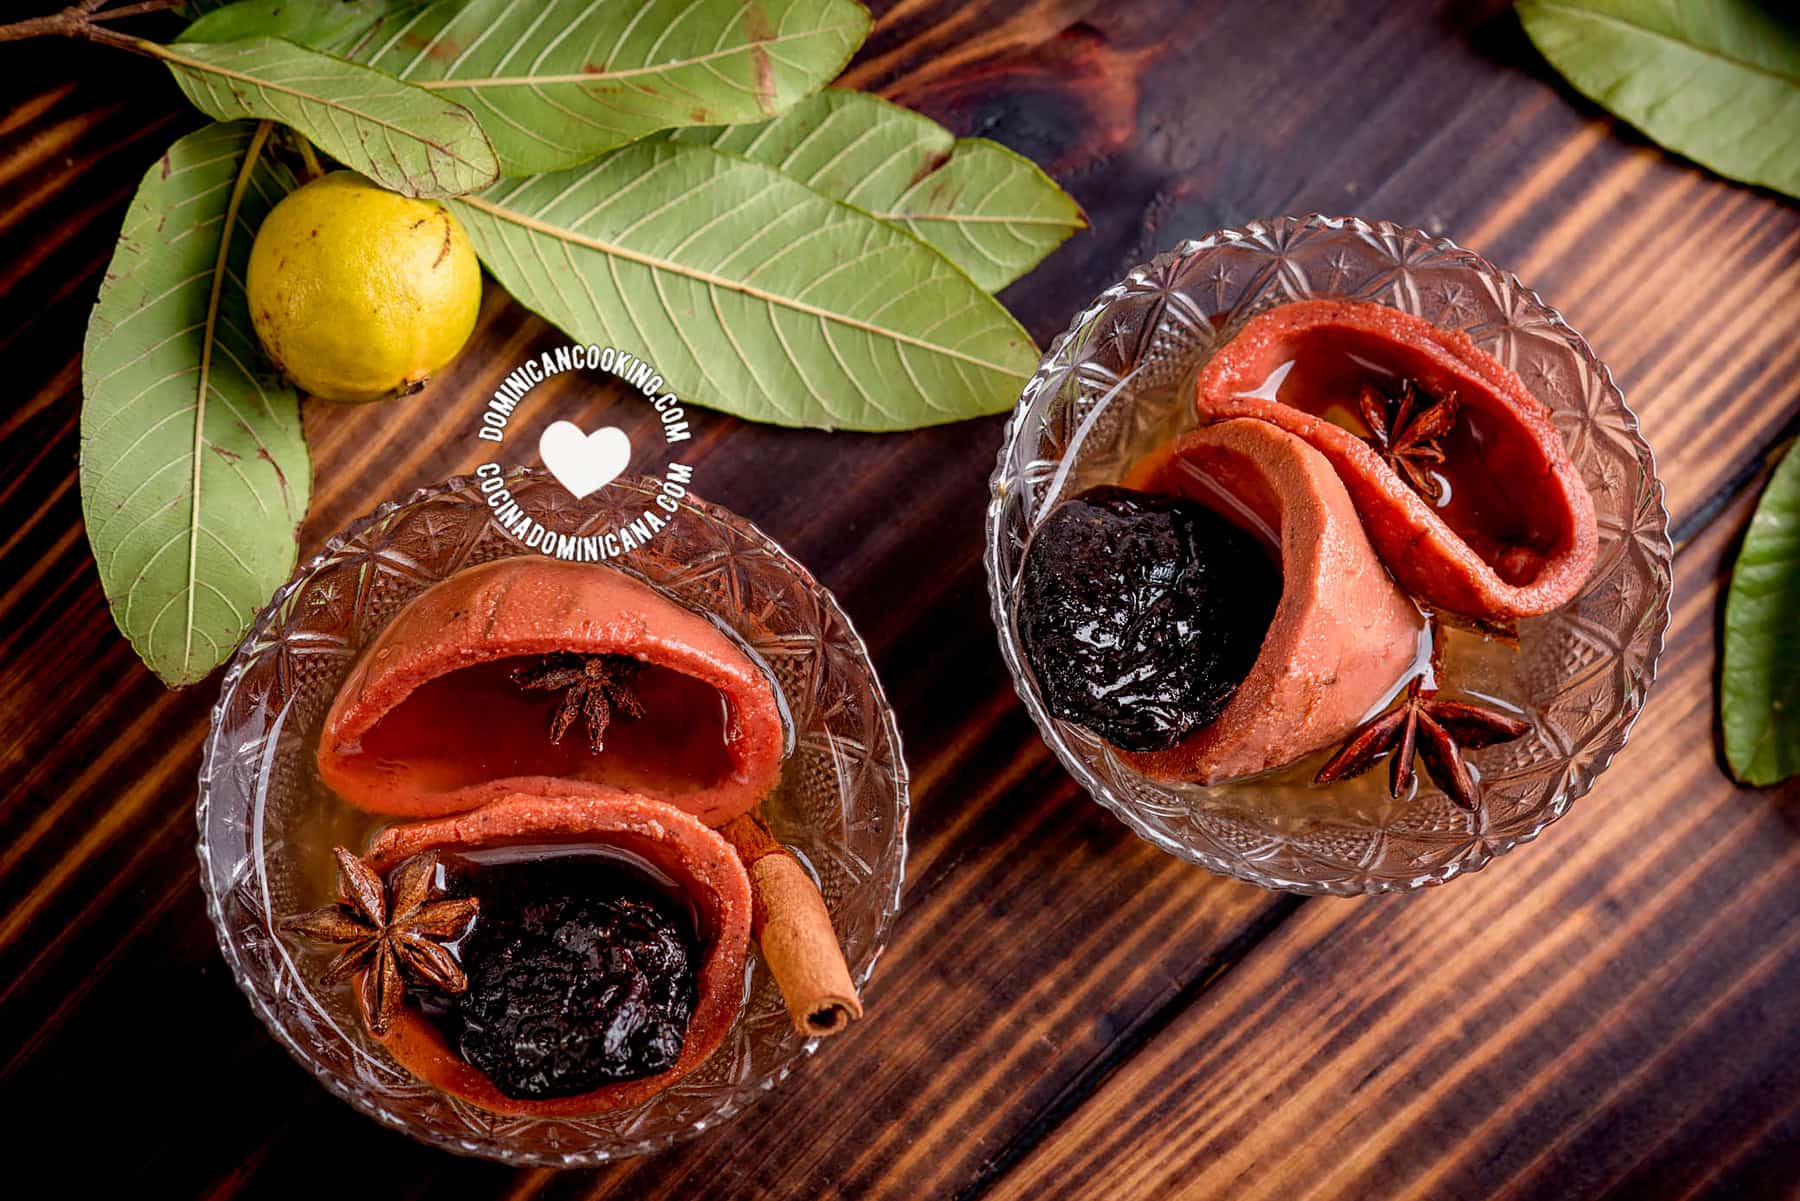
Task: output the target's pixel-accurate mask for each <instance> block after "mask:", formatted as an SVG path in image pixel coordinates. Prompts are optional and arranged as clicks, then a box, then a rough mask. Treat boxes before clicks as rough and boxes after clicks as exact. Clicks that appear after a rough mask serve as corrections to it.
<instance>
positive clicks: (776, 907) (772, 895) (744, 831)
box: [719, 809, 863, 1038]
mask: <svg viewBox="0 0 1800 1201" xmlns="http://www.w3.org/2000/svg"><path fill="white" fill-rule="evenodd" d="M719 833H720V834H722V835H724V836H725V840H726V841H727V842H729V843H731V845H732V847H733V849H735V850H736V851H737V853H738V856H739V858H741V859H743V861H744V867H745V868H746V869H747V870H748V871H749V873H750V895H751V917H750V922H751V926H750V930H751V934H752V935H753V936H754V937H755V938H756V942H757V945H758V946H759V947H761V948H762V955H763V961H764V962H766V963H767V964H768V965H769V972H770V974H771V975H773V976H774V977H775V983H776V985H777V986H778V987H779V988H780V989H781V996H782V999H783V1000H785V1001H786V1002H787V1007H788V1013H789V1014H790V1015H791V1016H792V1017H793V1019H794V1029H796V1030H798V1031H799V1032H800V1033H801V1034H804V1035H805V1036H806V1037H808V1038H817V1037H821V1036H824V1035H829V1034H836V1033H837V1032H838V1031H840V1030H842V1029H844V1028H845V1027H846V1026H848V1025H849V1024H850V1023H851V1022H852V1021H853V1020H854V1019H856V1018H860V1017H861V1016H862V1012H863V1010H862V1002H861V1001H860V1000H859V999H858V998H857V995H856V985H855V984H853V983H851V980H850V967H849V965H848V964H846V963H845V962H844V949H843V947H842V946H840V945H839V944H838V938H837V932H836V931H835V930H833V929H832V928H831V913H830V912H829V911H828V910H827V909H826V908H825V898H824V897H822V896H820V895H819V889H818V886H817V885H815V884H814V883H813V882H812V877H810V876H808V875H807V874H806V869H805V868H803V867H801V866H800V861H799V860H797V859H795V858H794V856H793V855H792V854H790V853H789V852H788V850H787V849H786V848H785V847H783V846H782V845H781V844H780V843H779V842H777V841H776V840H775V836H774V835H773V834H771V833H770V832H769V827H768V825H767V823H765V822H764V821H763V819H762V814H761V813H760V812H759V811H757V810H755V809H753V810H751V811H750V812H748V813H745V814H741V815H740V816H738V817H734V818H732V819H731V820H730V821H728V822H726V823H725V824H724V825H723V826H720V827H719Z"/></svg>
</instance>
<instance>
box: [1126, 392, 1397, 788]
mask: <svg viewBox="0 0 1800 1201" xmlns="http://www.w3.org/2000/svg"><path fill="white" fill-rule="evenodd" d="M1126 484H1127V486H1128V487H1132V488H1139V489H1143V490H1145V491H1150V492H1157V493H1161V494H1164V495H1173V496H1185V497H1188V498H1189V499H1191V500H1195V501H1198V502H1200V503H1202V504H1205V505H1207V506H1208V507H1210V508H1212V509H1214V510H1216V511H1217V512H1219V513H1221V514H1222V515H1224V516H1226V517H1228V518H1231V519H1232V520H1234V521H1237V522H1239V523H1240V524H1242V525H1245V526H1246V527H1247V528H1251V529H1253V530H1254V529H1255V528H1256V527H1257V526H1259V525H1260V526H1261V527H1262V530H1263V531H1265V532H1266V533H1271V534H1273V535H1274V538H1275V541H1276V542H1278V543H1279V545H1280V558H1281V599H1280V601H1279V602H1277V604H1276V606H1275V616H1274V618H1273V619H1272V620H1271V621H1270V623H1269V629H1268V633H1267V634H1265V635H1264V637H1263V643H1262V649H1261V650H1260V651H1259V652H1258V653H1257V657H1256V662H1255V663H1254V664H1252V665H1251V668H1250V673H1249V675H1247V676H1245V677H1244V681H1243V683H1241V684H1239V685H1238V689H1237V691H1236V692H1235V693H1233V694H1232V697H1231V700H1230V701H1228V702H1227V703H1226V705H1225V709H1224V711H1223V712H1221V713H1220V714H1219V716H1218V717H1217V718H1215V719H1214V720H1213V721H1212V722H1211V723H1210V724H1209V725H1206V726H1204V727H1202V728H1201V729H1199V730H1196V731H1194V733H1192V734H1190V735H1188V736H1187V737H1186V738H1184V739H1183V740H1182V741H1181V742H1180V743H1178V744H1177V745H1175V746H1174V747H1171V748H1170V749H1168V750H1165V751H1150V752H1121V754H1122V755H1123V756H1124V758H1125V759H1126V760H1127V761H1128V762H1129V763H1131V764H1132V765H1133V766H1134V767H1136V768H1137V769H1138V770H1139V771H1141V772H1143V773H1144V774H1145V775H1147V776H1150V777H1152V778H1154V779H1163V780H1191V781H1195V782H1198V783H1201V784H1217V783H1221V782H1223V781H1226V780H1231V779H1236V778H1238V777H1240V776H1247V775H1252V774H1254V773H1256V772H1261V771H1267V770H1268V769H1270V768H1274V767H1279V766H1281V765H1282V764H1284V763H1290V762H1292V761H1293V760H1295V759H1298V758H1300V757H1302V756H1304V755H1306V754H1309V753H1311V752H1312V751H1315V750H1318V749H1320V748H1322V747H1326V746H1331V745H1333V744H1334V743H1337V742H1339V741H1341V740H1342V739H1343V738H1344V737H1345V736H1346V735H1348V734H1349V733H1350V732H1351V731H1352V730H1354V729H1355V728H1356V726H1357V725H1358V724H1359V723H1360V722H1361V721H1362V720H1363V719H1364V718H1365V717H1366V716H1367V715H1368V714H1369V712H1370V711H1371V710H1373V709H1374V708H1375V707H1376V706H1378V705H1379V704H1380V703H1381V702H1382V701H1383V700H1384V699H1385V698H1387V697H1388V696H1391V695H1392V694H1393V691H1394V689H1395V687H1396V685H1397V684H1398V683H1399V682H1400V680H1401V679H1402V678H1403V676H1405V674H1406V671H1407V668H1408V667H1409V666H1410V665H1411V664H1412V663H1413V662H1414V660H1415V658H1416V657H1417V655H1418V652H1419V645H1420V637H1421V634H1422V632H1423V630H1424V628H1425V622H1424V617H1423V615H1422V614H1421V613H1420V612H1419V610H1418V607H1417V606H1415V605H1414V604H1413V603H1412V602H1411V601H1410V600H1408V599H1407V597H1406V594H1405V593H1403V592H1401V591H1400V589H1399V588H1397V587H1396V586H1395V585H1394V581H1393V580H1392V579H1391V578H1390V577H1389V576H1388V574H1387V572H1386V571H1385V570H1384V569H1383V568H1382V565H1381V561H1380V560H1379V559H1378V558H1377V557H1376V555H1375V551H1374V549H1373V548H1372V547H1371V546H1370V545H1369V539H1368V537H1367V536H1366V535H1365V534H1364V533H1363V528H1362V525H1361V523H1360V522H1358V521H1357V518H1356V508H1355V506H1353V505H1352V504H1351V503H1350V497H1349V495H1348V494H1347V493H1346V492H1345V490H1344V485H1343V484H1342V483H1341V482H1339V480H1338V477H1337V473H1336V472H1334V471H1332V469H1331V464H1330V463H1328V462H1327V461H1326V460H1325V457H1324V456H1323V455H1321V454H1320V453H1319V452H1318V451H1316V450H1314V449H1313V448H1312V447H1310V446H1308V445H1307V444H1306V443H1305V442H1303V441H1301V440H1300V439H1299V438H1297V437H1295V436H1294V435H1292V434H1289V433H1287V432H1286V431H1284V430H1281V429H1279V428H1277V427H1276V426H1274V425H1271V424H1268V423H1267V422H1262V421H1249V420H1236V421H1224V422H1220V423H1218V424H1216V425H1210V426H1206V427H1204V428H1202V429H1199V430H1196V431H1194V432H1192V433H1188V434H1185V435H1183V436H1181V437H1180V438H1177V439H1176V440H1175V441H1174V442H1172V443H1170V444H1168V445H1166V446H1164V447H1162V448H1161V449H1159V450H1158V451H1155V452H1152V453H1151V454H1150V455H1149V456H1146V458H1145V459H1144V460H1142V461H1140V462H1139V463H1138V464H1137V465H1136V466H1135V467H1134V468H1133V469H1132V471H1131V473H1130V475H1129V476H1128V478H1127V480H1126ZM1220 493H1223V494H1224V495H1225V496H1228V497H1230V498H1231V500H1230V501H1227V500H1225V499H1224V498H1223V497H1222V496H1221V495H1220ZM1233 502H1235V506H1241V509H1239V508H1237V507H1234V503H1233ZM1252 519H1253V520H1252Z"/></svg>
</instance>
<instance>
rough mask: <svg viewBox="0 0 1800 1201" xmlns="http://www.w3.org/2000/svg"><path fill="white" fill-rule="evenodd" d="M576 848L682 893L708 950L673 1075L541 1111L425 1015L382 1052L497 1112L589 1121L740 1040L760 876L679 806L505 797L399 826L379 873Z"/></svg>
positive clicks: (402, 1020) (588, 791) (403, 1021)
mask: <svg viewBox="0 0 1800 1201" xmlns="http://www.w3.org/2000/svg"><path fill="white" fill-rule="evenodd" d="M569 842H574V843H584V844H594V845H599V846H607V847H616V848H618V849H621V850H625V851H629V852H631V853H632V854H634V855H637V856H639V857H641V858H643V859H645V860H647V861H648V862H649V863H651V864H652V865H653V866H655V867H656V868H658V869H659V870H661V871H662V872H664V873H665V874H667V875H668V876H669V877H670V878H671V879H672V880H674V881H675V882H676V884H678V885H679V886H680V887H681V889H682V891H683V892H684V893H685V894H686V896H687V898H688V901H689V903H690V904H692V906H693V908H694V912H695V915H696V916H697V918H698V920H699V923H700V926H701V930H700V931H699V934H700V937H701V941H702V943H703V944H704V945H705V947H706V952H705V958H704V960H703V961H702V962H701V964H700V967H699V970H698V971H697V972H696V973H695V977H694V985H695V991H696V994H697V997H698V1000H697V1001H696V1003H695V1006H694V1012H693V1015H692V1016H691V1017H690V1018H689V1019H688V1027H687V1036H686V1038H685V1040H684V1041H683V1043H682V1047H681V1054H680V1055H679V1056H677V1057H676V1060H675V1063H674V1065H673V1066H671V1067H670V1068H669V1069H668V1070H667V1071H663V1072H659V1073H657V1074H656V1075H654V1076H645V1077H643V1078H641V1079H638V1080H621V1081H618V1082H616V1083H613V1084H608V1085H604V1086H602V1087H601V1088H598V1089H595V1090H593V1091H591V1092H586V1093H581V1094H578V1095H576V1096H573V1097H553V1098H549V1099H546V1100H541V1101H534V1100H522V1099H520V1098H516V1097H508V1096H506V1095H505V1094H504V1093H502V1092H500V1090H499V1089H497V1088H495V1087H494V1084H493V1081H491V1080H489V1079H488V1077H487V1076H486V1075H485V1074H484V1073H483V1072H482V1071H481V1070H480V1069H479V1068H476V1067H474V1066H473V1065H471V1064H469V1063H468V1062H467V1061H466V1060H464V1059H463V1058H462V1057H461V1056H460V1055H458V1054H457V1053H456V1051H455V1049H454V1048H452V1047H451V1046H450V1045H449V1043H447V1042H446V1041H445V1039H444V1036H443V1035H442V1034H441V1033H440V1032H439V1031H438V1029H437V1027H435V1026H434V1025H432V1023H431V1022H430V1020H429V1019H427V1018H426V1017H425V1016H424V1015H423V1014H422V1013H421V1012H420V1011H419V1010H418V1009H416V1008H414V1007H412V1006H406V1007H404V1008H403V1009H402V1010H401V1016H400V1017H399V1018H398V1019H397V1020H396V1021H395V1023H394V1025H393V1027H392V1028H391V1029H390V1030H389V1031H388V1033H387V1036H386V1037H385V1038H384V1039H383V1040H382V1042H383V1045H384V1046H385V1047H387V1049H388V1051H389V1052H390V1053H391V1054H392V1055H393V1056H394V1058H395V1059H397V1060H399V1062H400V1064H401V1065H402V1066H403V1067H405V1068H406V1069H407V1070H408V1071H410V1072H411V1073H412V1074H413V1075H415V1076H417V1077H418V1078H419V1079H421V1080H423V1081H425V1082H426V1083H428V1084H431V1085H434V1086H435V1087H437V1088H440V1089H442V1090H443V1091H445V1092H447V1093H451V1094H453V1095H455V1096H459V1097H462V1098H464V1099H465V1100H468V1101H471V1102H473V1103H475V1104H476V1105H479V1106H480V1107H481V1108H483V1109H485V1110H487V1111H488V1112H490V1113H497V1114H507V1115H516V1116H522V1117H583V1116H588V1115H592V1114H597V1113H604V1112H606V1111H608V1110H613V1109H624V1108H627V1107H629V1106H632V1105H637V1104H639V1103H641V1102H643V1101H646V1100H648V1099H649V1098H651V1097H653V1096H655V1095H656V1094H657V1093H660V1092H662V1091H663V1090H664V1089H666V1088H668V1087H669V1086H670V1085H671V1084H674V1083H675V1082H676V1081H677V1080H680V1079H681V1078H682V1077H683V1076H686V1075H687V1074H688V1073H689V1072H692V1071H693V1070H694V1069H695V1068H697V1067H699V1066H700V1065H701V1064H702V1063H704V1062H706V1059H707V1057H708V1056H709V1055H711V1054H712V1053H713V1052H714V1051H715V1050H717V1049H718V1046H719V1044H720V1043H721V1042H723V1041H724V1039H725V1036H726V1034H727V1033H729V1032H730V1030H731V1024H732V1022H733V1021H734V1020H735V1019H736V1017H737V1011H738V1007H739V1005H740V1004H741V1002H742V999H743V992H744V963H745V960H746V957H747V956H748V955H749V953H750V916H751V897H750V877H749V874H748V873H747V872H746V871H745V870H744V864H743V862H742V860H740V859H739V858H738V854H737V852H736V851H735V850H733V849H732V847H731V844H730V843H728V842H726V841H725V839H724V838H723V837H722V836H720V835H719V834H717V833H716V832H714V831H713V830H711V829H709V828H707V827H706V826H705V825H703V824H702V823H701V822H700V821H699V820H698V819H697V818H695V817H692V816H690V815H689V814H687V813H685V812H683V811H682V810H680V809H677V808H676V807H675V806H673V805H668V804H664V803H663V802H661V801H654V800H651V799H649V798H647V797H641V796H634V795H632V794H631V793H628V792H621V791H618V790H614V789H607V788H602V787H599V786H588V787H587V788H585V789H583V790H582V791H581V792H580V793H579V794H578V795H570V796H531V795H512V796H505V797H501V798H499V799H497V800H493V801H490V802H489V803H488V804H486V805H483V806H482V807H481V808H480V809H477V810H475V811H473V812H469V813H460V814H455V815H452V816H449V817H442V818H438V819H436V820H433V821H421V822H409V823H407V824H405V825H401V826H395V827H392V828H391V829H388V830H386V831H384V832H383V833H382V834H381V836H380V837H379V838H377V839H376V840H375V846H374V849H373V851H372V852H371V854H370V862H371V865H372V866H374V867H375V869H376V870H377V871H379V872H382V873H383V874H385V873H387V872H389V871H391V870H392V869H393V868H395V867H397V866H399V865H400V863H401V862H403V861H404V860H406V859H409V858H411V857H412V856H414V855H417V854H420V853H421V852H424V851H432V850H436V851H450V852H455V851H472V850H479V849H482V848H485V847H495V846H514V845H533V844H546V843H569Z"/></svg>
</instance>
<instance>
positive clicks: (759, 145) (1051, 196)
mask: <svg viewBox="0 0 1800 1201" xmlns="http://www.w3.org/2000/svg"><path fill="white" fill-rule="evenodd" d="M675 136H676V137H678V138H680V139H681V140H683V141H693V142H701V143H704V144H706V145H710V146H715V147H717V148H718V149H720V150H725V151H729V152H730V153H732V154H741V155H743V156H744V157H745V158H751V159H755V160H756V161H757V162H759V163H767V164H768V165H769V166H771V167H774V168H776V169H777V170H778V171H780V172H782V173H783V174H784V175H787V176H790V177H791V178H793V179H797V180H799V181H800V182H801V183H803V184H805V185H807V186H808V187H810V188H812V189H814V190H815V191H819V192H823V193H825V195H827V196H830V197H832V198H834V199H837V200H842V201H843V202H844V203H846V204H850V205H854V206H855V207H857V208H859V209H862V210H863V211H864V212H866V213H868V214H870V215H871V216H874V217H878V218H880V219H881V220H883V221H888V222H892V223H893V224H896V225H899V226H901V227H903V228H905V229H907V230H910V231H911V232H912V233H913V234H915V235H916V236H918V237H920V238H923V239H924V240H925V241H927V242H929V243H931V244H932V245H933V246H935V247H937V249H938V251H939V252H940V253H942V254H943V255H944V257H945V258H948V259H949V260H950V261H951V262H953V263H955V264H956V265H957V266H958V267H961V268H962V269H963V270H964V271H966V272H968V274H969V277H970V278H971V279H973V280H974V281H975V282H976V283H978V284H980V285H981V286H982V287H984V288H986V289H987V290H988V291H990V292H996V291H999V290H1000V289H1001V288H1004V287H1005V286H1006V285H1007V284H1010V283H1011V282H1012V281H1013V280H1015V279H1017V278H1019V277H1020V276H1021V275H1024V274H1025V273H1026V272H1027V271H1029V270H1031V269H1032V268H1033V267H1035V266H1037V265H1038V263H1039V262H1041V261H1042V260H1043V258H1044V256H1045V255H1047V254H1049V253H1050V252H1051V251H1052V250H1055V249H1056V248H1057V247H1058V246H1060V245H1062V243H1063V242H1064V241H1066V240H1067V239H1068V237H1069V235H1070V234H1072V233H1074V232H1075V231H1076V230H1079V229H1085V228H1087V217H1086V216H1085V215H1083V213H1082V211H1081V206H1080V205H1078V204H1076V203H1075V201H1074V200H1073V199H1071V198H1070V197H1069V195H1068V194H1067V193H1066V192H1064V191H1063V190H1062V189H1061V188H1059V187H1057V186H1056V183H1055V181H1053V180H1052V179H1051V178H1050V177H1049V176H1047V175H1045V174H1044V173H1043V172H1042V171H1040V170H1039V169H1038V167H1037V165H1036V164H1035V163H1033V162H1032V161H1031V160H1030V159H1028V158H1024V157H1023V156H1021V155H1018V154H1014V153H1013V152H1012V151H1011V150H1008V149H1007V148H1006V147H1004V146H1002V145H1000V144H999V143H998V142H990V141H988V140H986V139H985V138H962V139H960V140H959V139H958V138H957V137H956V136H955V135H954V134H952V133H951V132H950V131H949V130H947V129H945V128H944V127H943V126H942V125H939V124H938V123H937V122H936V121H933V120H932V119H931V118H929V117H926V116H922V115H920V114H919V113H915V112H913V111H912V110H911V109H906V108H902V107H900V106H899V105H897V104H890V103H889V102H888V101H886V100H882V99H880V98H879V97H876V96H871V95H868V94H867V93H865V92H846V91H839V90H835V89H834V90H828V91H824V92H820V93H819V94H818V95H816V96H811V97H808V98H807V99H805V100H802V101H801V102H800V103H799V104H797V105H795V106H794V107H793V109H792V110H790V111H789V112H787V113H785V114H784V115H782V116H780V117H776V118H775V119H773V120H771V121H763V122H759V123H756V124H752V125H726V126H714V127H710V128H702V129H689V130H682V131H681V132H679V133H678V134H676V135H675Z"/></svg>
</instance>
